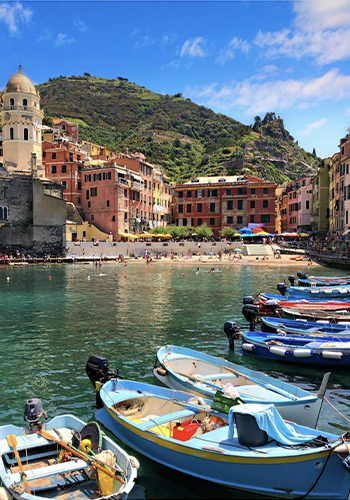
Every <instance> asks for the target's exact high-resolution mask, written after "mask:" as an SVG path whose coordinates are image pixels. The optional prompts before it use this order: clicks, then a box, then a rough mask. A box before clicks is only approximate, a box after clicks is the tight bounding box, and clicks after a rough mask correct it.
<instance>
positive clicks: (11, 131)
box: [10, 127, 13, 141]
mask: <svg viewBox="0 0 350 500" xmlns="http://www.w3.org/2000/svg"><path fill="white" fill-rule="evenodd" d="M10 140H11V141H13V127H11V128H10Z"/></svg>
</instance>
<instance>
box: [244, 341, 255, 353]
mask: <svg viewBox="0 0 350 500" xmlns="http://www.w3.org/2000/svg"><path fill="white" fill-rule="evenodd" d="M242 349H244V350H245V351H254V349H256V345H255V344H248V342H244V343H243V344H242Z"/></svg>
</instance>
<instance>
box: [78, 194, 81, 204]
mask: <svg viewBox="0 0 350 500" xmlns="http://www.w3.org/2000/svg"><path fill="white" fill-rule="evenodd" d="M80 203H81V198H80V196H78V204H80Z"/></svg>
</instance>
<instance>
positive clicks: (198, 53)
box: [180, 37, 206, 57]
mask: <svg viewBox="0 0 350 500" xmlns="http://www.w3.org/2000/svg"><path fill="white" fill-rule="evenodd" d="M203 45H205V40H204V39H203V38H202V37H197V38H191V39H189V40H186V41H185V43H184V44H183V46H182V48H181V53H180V55H181V57H184V56H189V57H205V56H206V51H205V48H204V47H203Z"/></svg>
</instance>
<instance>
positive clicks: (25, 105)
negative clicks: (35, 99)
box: [23, 99, 28, 109]
mask: <svg viewBox="0 0 350 500" xmlns="http://www.w3.org/2000/svg"><path fill="white" fill-rule="evenodd" d="M23 106H24V109H27V106H28V101H27V99H23Z"/></svg>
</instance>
